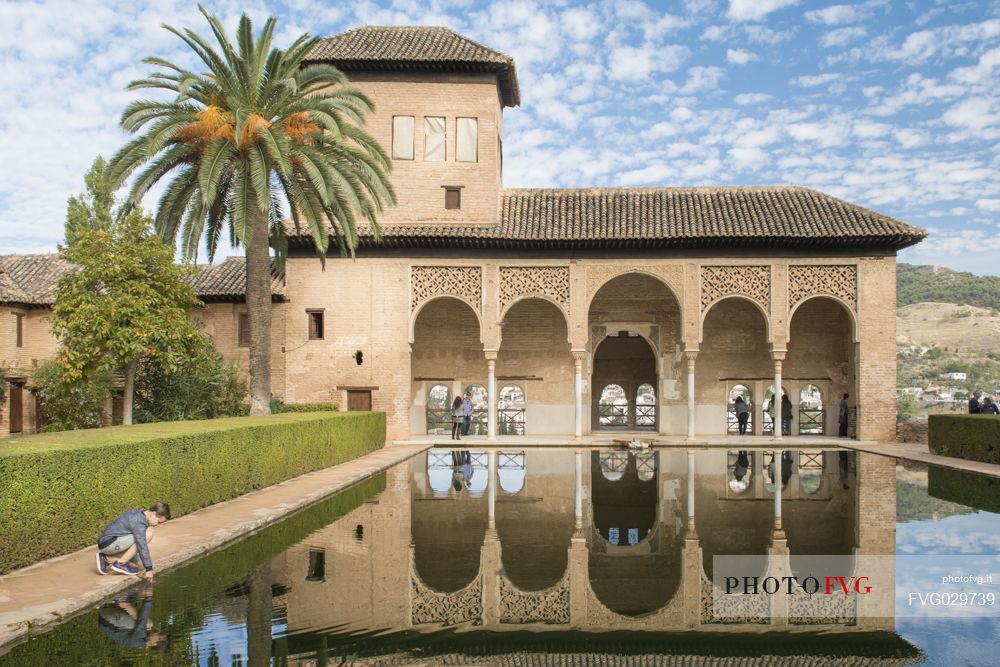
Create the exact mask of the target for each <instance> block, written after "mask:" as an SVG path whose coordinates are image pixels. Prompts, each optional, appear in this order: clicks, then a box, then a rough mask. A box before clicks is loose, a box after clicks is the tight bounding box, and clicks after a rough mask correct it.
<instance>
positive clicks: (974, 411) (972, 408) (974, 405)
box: [969, 390, 983, 415]
mask: <svg viewBox="0 0 1000 667" xmlns="http://www.w3.org/2000/svg"><path fill="white" fill-rule="evenodd" d="M982 395H983V392H981V391H979V390H976V391H974V392H972V397H971V398H970V399H969V414H970V415H978V414H979V411H980V409H981V408H980V405H979V397H980V396H982Z"/></svg>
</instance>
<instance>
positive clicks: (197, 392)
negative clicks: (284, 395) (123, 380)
mask: <svg viewBox="0 0 1000 667" xmlns="http://www.w3.org/2000/svg"><path fill="white" fill-rule="evenodd" d="M186 347H187V349H186V350H185V353H184V354H183V355H180V359H179V360H178V361H177V362H176V363H168V359H167V357H166V355H152V356H149V357H143V358H142V359H141V360H140V362H139V367H138V369H137V370H136V376H135V407H134V415H133V418H134V420H135V422H136V423H147V422H158V421H179V420H182V419H214V418H216V417H234V416H241V415H246V414H247V413H248V412H249V410H250V408H249V405H247V403H246V398H247V392H248V387H247V381H246V379H245V378H244V376H243V374H242V373H241V372H240V370H239V369H238V368H236V366H235V365H234V364H233V363H231V362H228V361H226V360H225V359H223V358H222V355H220V354H219V353H218V352H216V351H215V347H213V345H212V339H211V338H209V337H208V336H205V335H200V336H197V337H195V338H193V339H191V340H190V341H188V344H187V346H186Z"/></svg>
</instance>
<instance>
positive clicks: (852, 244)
mask: <svg viewBox="0 0 1000 667" xmlns="http://www.w3.org/2000/svg"><path fill="white" fill-rule="evenodd" d="M358 231H359V234H360V236H361V239H360V241H361V245H362V246H373V245H377V244H376V243H375V240H374V237H373V235H372V231H371V229H370V228H367V227H362V228H360V229H359V230H358ZM289 234H290V235H295V230H294V228H292V227H291V226H289ZM382 236H383V241H382V245H384V246H388V247H413V246H419V247H427V246H458V247H478V248H486V247H489V248H531V247H536V248H553V247H565V248H570V247H572V248H632V249H637V248H708V249H717V248H736V247H750V248H768V249H780V248H808V247H812V248H821V247H826V248H856V249H861V248H867V249H886V250H888V249H899V248H904V247H906V246H910V245H913V244H915V243H918V242H920V241H921V240H922V239H923V238H924V237H925V236H926V233H925V232H924V230H922V229H919V228H917V227H913V226H911V225H908V224H906V223H904V222H900V221H899V220H896V219H895V218H891V217H889V216H887V215H883V214H881V213H876V212H875V211H872V210H870V209H867V208H864V207H862V206H858V205H856V204H852V203H850V202H847V201H844V200H842V199H837V198H836V197H832V196H830V195H827V194H824V193H822V192H818V191H816V190H811V189H808V188H802V187H793V186H774V187H705V188H659V189H614V188H602V189H584V190H564V189H558V190H556V189H553V190H504V191H503V195H502V199H501V203H500V211H499V221H498V222H497V223H496V224H491V225H483V224H465V225H456V224H454V223H452V222H422V223H415V224H392V225H383V226H382ZM298 243H299V244H306V245H307V244H308V243H309V241H308V239H304V238H302V236H301V235H300V238H299V240H298Z"/></svg>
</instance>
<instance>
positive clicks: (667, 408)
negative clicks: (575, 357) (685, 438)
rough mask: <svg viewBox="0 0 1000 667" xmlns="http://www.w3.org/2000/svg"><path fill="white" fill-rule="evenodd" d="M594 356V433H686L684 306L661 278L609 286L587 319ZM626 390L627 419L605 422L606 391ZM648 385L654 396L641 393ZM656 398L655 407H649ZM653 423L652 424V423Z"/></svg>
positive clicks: (620, 280) (623, 278)
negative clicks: (609, 388) (680, 352)
mask: <svg viewBox="0 0 1000 667" xmlns="http://www.w3.org/2000/svg"><path fill="white" fill-rule="evenodd" d="M587 324H588V335H589V337H588V343H587V351H588V352H589V356H590V360H591V363H590V368H589V372H590V376H589V386H590V400H589V401H586V403H587V405H588V406H589V412H590V415H589V419H585V420H584V423H589V424H590V427H591V430H599V429H605V428H609V427H610V428H619V429H621V428H624V429H626V430H636V429H638V430H646V429H648V430H651V431H659V432H660V433H681V432H683V430H684V422H685V411H684V404H683V401H682V398H681V394H680V388H679V379H680V377H681V370H680V363H681V360H680V359H679V358H678V354H677V352H678V350H679V349H680V346H681V343H682V335H681V332H682V319H681V306H680V302H679V300H678V299H677V297H676V295H675V294H674V292H673V290H672V289H671V288H670V287H669V286H668V285H667V284H666V283H664V282H663V281H662V280H661V279H660V278H657V277H654V276H651V275H649V274H647V273H643V272H634V273H623V274H620V275H617V276H615V277H614V278H611V279H609V280H607V281H606V282H604V283H603V284H602V285H601V287H600V288H599V289H597V290H596V292H595V293H594V296H593V298H592V299H591V300H590V303H589V306H588V315H587ZM609 384H616V385H618V386H621V387H622V389H623V391H624V392H625V395H626V396H627V403H628V408H627V409H628V414H627V419H626V423H625V424H624V425H622V426H609V425H608V424H602V423H601V420H600V415H599V411H600V401H601V393H602V390H603V389H604V388H605V387H606V386H608V385H609ZM643 385H649V387H651V388H652V391H650V390H649V389H644V391H643V392H642V396H643V398H642V404H643V408H642V410H641V412H642V414H639V412H640V410H639V409H638V408H637V405H638V404H639V403H640V400H639V394H640V388H641V387H642V386H643ZM650 399H652V400H653V403H652V404H651V405H647V403H648V401H649V400H650ZM650 421H652V423H649V422H650Z"/></svg>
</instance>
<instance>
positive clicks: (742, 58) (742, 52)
mask: <svg viewBox="0 0 1000 667" xmlns="http://www.w3.org/2000/svg"><path fill="white" fill-rule="evenodd" d="M753 60H757V54H756V53H754V52H753V51H747V50H746V49H727V50H726V62H728V63H732V64H733V65H746V64H747V63H748V62H751V61H753Z"/></svg>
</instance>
